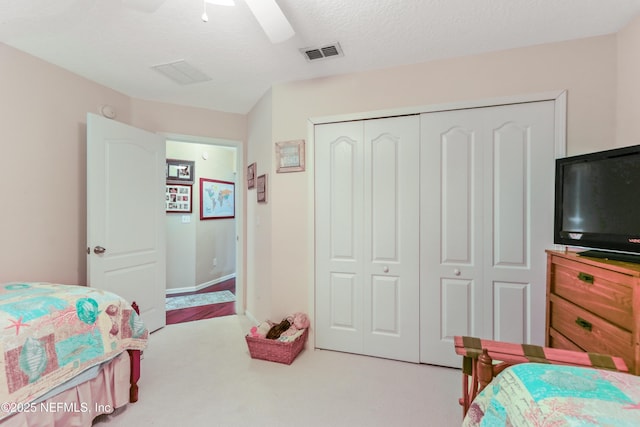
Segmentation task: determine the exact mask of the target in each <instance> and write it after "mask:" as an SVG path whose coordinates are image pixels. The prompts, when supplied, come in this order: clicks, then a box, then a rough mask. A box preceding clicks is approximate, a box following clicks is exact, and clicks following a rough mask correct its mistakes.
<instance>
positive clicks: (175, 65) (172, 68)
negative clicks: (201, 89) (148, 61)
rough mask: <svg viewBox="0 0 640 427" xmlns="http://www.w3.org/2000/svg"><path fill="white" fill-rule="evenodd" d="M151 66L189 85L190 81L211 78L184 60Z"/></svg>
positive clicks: (194, 81) (174, 79)
mask: <svg viewBox="0 0 640 427" xmlns="http://www.w3.org/2000/svg"><path fill="white" fill-rule="evenodd" d="M151 68H153V69H154V70H156V71H157V72H159V73H160V74H162V75H164V76H165V77H168V78H170V79H171V80H173V81H174V82H176V83H178V84H181V85H190V84H192V83H201V82H206V81H208V80H211V77H209V76H208V75H206V74H205V73H203V72H202V71H200V70H198V69H197V68H195V67H194V66H193V65H191V64H189V63H188V62H186V61H184V60H180V61H176V62H170V63H168V64H160V65H154V66H152V67H151Z"/></svg>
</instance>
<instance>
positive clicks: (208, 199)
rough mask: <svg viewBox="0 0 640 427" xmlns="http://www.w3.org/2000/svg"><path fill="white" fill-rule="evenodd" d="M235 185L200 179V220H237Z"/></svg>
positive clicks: (228, 182) (227, 182)
mask: <svg viewBox="0 0 640 427" xmlns="http://www.w3.org/2000/svg"><path fill="white" fill-rule="evenodd" d="M235 209H236V193H235V184H234V183H233V182H230V181H219V180H217V179H208V178H200V219H201V220H204V219H222V218H235V216H236V211H235Z"/></svg>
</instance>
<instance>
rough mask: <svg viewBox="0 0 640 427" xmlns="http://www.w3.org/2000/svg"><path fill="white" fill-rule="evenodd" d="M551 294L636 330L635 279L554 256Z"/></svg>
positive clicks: (626, 327)
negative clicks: (634, 316)
mask: <svg viewBox="0 0 640 427" xmlns="http://www.w3.org/2000/svg"><path fill="white" fill-rule="evenodd" d="M550 292H551V293H553V294H556V295H560V296H561V297H563V298H565V299H567V300H569V301H571V302H573V303H574V304H576V305H578V306H580V307H583V308H584V309H585V310H588V311H590V312H592V313H595V314H597V315H598V316H600V317H602V318H603V319H606V320H608V321H610V322H612V323H614V324H615V325H618V326H620V327H621V328H624V329H627V330H629V331H631V330H632V329H633V326H634V325H633V303H632V302H633V278H632V277H631V276H627V275H625V274H622V273H618V272H616V271H610V270H605V269H602V268H596V267H593V266H591V265H587V264H583V263H579V262H575V261H571V260H567V259H563V258H559V257H554V259H553V264H552V267H551V283H550Z"/></svg>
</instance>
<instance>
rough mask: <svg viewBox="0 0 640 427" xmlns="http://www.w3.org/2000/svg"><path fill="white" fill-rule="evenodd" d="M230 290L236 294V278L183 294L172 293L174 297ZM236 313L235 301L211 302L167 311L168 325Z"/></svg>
mask: <svg viewBox="0 0 640 427" xmlns="http://www.w3.org/2000/svg"><path fill="white" fill-rule="evenodd" d="M227 290H228V291H230V292H231V293H233V294H234V295H235V294H236V279H235V278H232V279H229V280H225V281H224V282H220V283H216V284H215V285H211V286H208V287H206V288H203V289H200V290H199V291H196V292H185V293H181V294H172V295H171V296H172V297H177V296H182V295H193V294H202V293H207V292H219V291H227ZM232 314H236V303H235V302H223V303H219V304H209V305H203V306H199V307H189V308H183V309H180V310H171V311H167V325H173V324H175V323H184V322H193V321H195V320H202V319H211V318H213V317H221V316H229V315H232Z"/></svg>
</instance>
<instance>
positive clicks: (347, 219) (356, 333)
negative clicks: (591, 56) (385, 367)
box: [315, 116, 419, 362]
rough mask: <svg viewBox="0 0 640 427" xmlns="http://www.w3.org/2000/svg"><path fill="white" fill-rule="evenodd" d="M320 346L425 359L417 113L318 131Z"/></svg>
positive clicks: (408, 358) (340, 125)
mask: <svg viewBox="0 0 640 427" xmlns="http://www.w3.org/2000/svg"><path fill="white" fill-rule="evenodd" d="M315 149H316V154H315V159H316V167H315V170H316V346H317V347H319V348H326V349H332V350H339V351H347V352H354V353H360V354H367V355H371V356H378V357H385V358H391V359H397V360H406V361H413V362H417V361H418V360H419V323H418V321H417V319H418V318H419V285H418V283H419V253H418V251H419V234H418V229H419V228H418V227H419V213H418V211H419V199H418V196H419V181H418V179H417V176H418V167H419V117H418V116H407V117H396V118H386V119H377V120H367V121H361V122H348V123H337V124H326V125H318V126H316V127H315Z"/></svg>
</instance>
